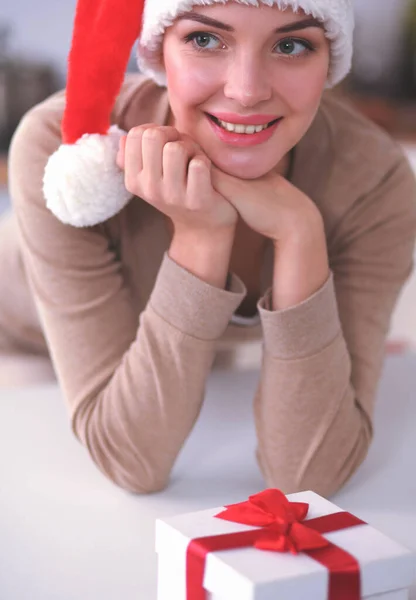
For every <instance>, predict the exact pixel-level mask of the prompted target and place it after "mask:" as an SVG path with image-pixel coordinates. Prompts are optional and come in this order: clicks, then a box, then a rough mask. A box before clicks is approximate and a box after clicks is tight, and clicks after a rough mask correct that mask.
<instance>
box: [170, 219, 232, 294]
mask: <svg viewBox="0 0 416 600" xmlns="http://www.w3.org/2000/svg"><path fill="white" fill-rule="evenodd" d="M233 243H234V232H233V231H221V232H214V231H211V232H207V231H196V230H194V231H193V230H187V231H185V230H182V231H179V230H175V233H174V235H173V238H172V242H171V245H170V248H169V257H170V258H171V259H172V260H174V261H175V262H176V263H177V264H178V265H180V266H181V267H183V268H184V269H186V270H187V271H189V272H191V273H192V274H193V275H195V276H196V277H198V278H199V279H201V280H203V281H206V282H207V283H209V284H210V285H213V286H215V287H218V288H222V289H225V286H226V281H227V275H228V268H229V264H230V260H231V253H232V248H233Z"/></svg>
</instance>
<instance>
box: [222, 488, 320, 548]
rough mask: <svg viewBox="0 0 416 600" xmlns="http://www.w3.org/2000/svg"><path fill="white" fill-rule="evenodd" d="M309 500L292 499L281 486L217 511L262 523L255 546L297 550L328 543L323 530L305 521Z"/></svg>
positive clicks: (245, 522)
mask: <svg viewBox="0 0 416 600" xmlns="http://www.w3.org/2000/svg"><path fill="white" fill-rule="evenodd" d="M308 510H309V504H307V503H306V502H289V500H288V499H287V498H286V496H285V495H284V494H283V492H281V491H280V490H275V489H270V490H264V491H263V492H260V493H259V494H255V495H254V496H250V497H249V499H248V500H247V501H246V502H240V503H238V504H229V505H228V506H227V507H226V509H225V510H223V511H222V512H220V513H219V514H218V515H215V516H216V517H218V518H219V519H225V520H226V521H233V522H234V523H242V524H243V525H253V526H255V527H263V528H264V533H263V534H262V536H261V537H260V538H259V539H258V540H257V541H256V542H255V544H254V546H255V547H256V548H259V549H260V550H274V551H275V552H291V553H292V554H298V553H299V552H303V551H305V550H315V549H317V548H325V547H326V546H329V542H328V540H327V539H325V538H324V537H323V536H322V535H321V534H320V533H318V532H317V531H314V530H313V529H310V528H309V527H307V526H305V525H302V523H301V521H303V520H304V519H305V517H306V515H307V514H308Z"/></svg>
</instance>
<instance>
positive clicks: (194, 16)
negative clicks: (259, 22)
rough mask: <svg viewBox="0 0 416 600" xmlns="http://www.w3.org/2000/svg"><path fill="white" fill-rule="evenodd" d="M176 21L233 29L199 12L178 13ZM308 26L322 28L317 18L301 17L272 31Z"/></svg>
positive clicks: (279, 31) (299, 28) (293, 29)
mask: <svg viewBox="0 0 416 600" xmlns="http://www.w3.org/2000/svg"><path fill="white" fill-rule="evenodd" d="M177 20H178V21H185V20H189V21H197V22H198V23H202V24H203V25H208V26H209V27H216V28H217V29H223V30H224V31H230V32H231V31H234V28H233V27H231V25H227V24H226V23H221V21H217V20H216V19H212V18H211V17H206V16H205V15H201V14H200V13H195V12H188V13H185V14H183V15H179V16H178V17H177ZM308 27H319V29H324V28H325V27H324V24H323V23H321V21H318V19H315V18H314V17H308V18H307V19H302V21H293V22H292V23H288V24H287V25H283V26H282V27H278V28H277V29H275V30H274V33H288V32H290V31H299V30H301V29H307V28H308Z"/></svg>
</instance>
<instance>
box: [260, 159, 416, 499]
mask: <svg viewBox="0 0 416 600" xmlns="http://www.w3.org/2000/svg"><path fill="white" fill-rule="evenodd" d="M415 237H416V185H415V178H414V175H413V173H412V171H411V169H410V167H409V165H408V163H407V161H406V160H405V159H404V158H403V157H401V156H400V157H399V158H398V159H397V162H396V164H394V165H393V166H392V167H391V169H390V170H389V172H388V173H387V174H386V175H385V177H384V178H383V179H382V181H380V182H379V184H378V185H377V186H376V188H375V189H373V190H372V191H371V192H369V193H367V194H365V195H364V197H362V198H360V199H359V200H358V201H357V202H356V203H355V204H354V205H353V206H352V208H351V209H350V210H349V211H348V212H347V214H346V215H345V216H344V218H343V220H342V223H341V224H340V227H339V232H338V235H337V242H336V248H335V249H334V253H333V256H332V258H331V256H330V275H329V277H328V280H327V281H326V283H325V284H324V285H323V286H322V288H321V289H320V290H318V291H317V292H316V293H314V294H313V295H312V296H311V297H310V298H308V299H306V300H305V301H304V302H302V303H300V304H298V305H296V306H293V307H290V308H287V309H284V310H281V311H273V310H270V307H271V306H272V305H271V292H272V290H271V288H270V289H269V290H268V291H267V293H266V294H265V296H263V298H261V299H260V301H259V303H258V308H259V312H260V316H261V320H262V327H263V333H264V346H263V361H262V373H261V378H260V380H259V385H258V388H257V391H256V397H255V402H254V412H255V420H256V429H257V437H258V447H257V460H258V462H259V466H260V468H261V470H262V472H263V475H264V477H265V479H266V480H267V482H268V484H269V485H271V486H275V487H278V488H280V489H282V490H283V491H284V492H285V493H292V492H296V491H300V490H304V489H312V490H314V491H316V492H317V493H319V494H322V495H323V496H329V495H331V494H333V493H334V492H336V491H337V490H338V489H340V488H341V487H342V486H343V485H344V483H345V482H346V481H347V480H348V479H349V478H350V477H351V475H352V474H353V473H354V472H355V471H356V469H357V468H358V467H359V465H360V464H361V463H362V461H363V460H364V458H365V456H366V454H367V451H368V448H369V445H370V443H371V439H372V435H373V427H372V422H373V413H374V404H375V400H376V396H377V389H378V382H379V379H380V375H381V372H382V368H383V363H384V356H385V341H386V338H387V335H388V332H389V327H390V322H391V317H392V313H393V309H394V307H395V305H396V302H397V300H398V297H399V294H400V292H401V289H402V287H403V285H404V284H405V282H406V281H407V279H408V278H409V276H410V274H411V272H412V270H413V267H414V263H413V252H414V248H415Z"/></svg>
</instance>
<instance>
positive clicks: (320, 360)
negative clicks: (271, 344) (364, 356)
mask: <svg viewBox="0 0 416 600" xmlns="http://www.w3.org/2000/svg"><path fill="white" fill-rule="evenodd" d="M255 421H256V430H257V438H258V449H257V458H258V461H259V465H260V468H261V470H262V472H263V475H264V477H265V479H266V481H267V484H268V485H269V486H271V487H278V488H280V489H282V490H283V491H284V492H285V493H294V492H298V491H302V490H305V489H308V490H309V489H310V490H313V491H315V492H317V493H319V494H321V495H323V496H325V497H328V496H330V495H331V494H333V493H335V492H336V491H338V490H339V489H340V488H341V487H342V486H343V485H344V484H345V482H346V481H347V480H348V479H349V478H350V477H351V475H352V474H353V473H354V472H355V471H356V470H357V468H358V467H359V465H360V464H361V463H362V461H363V460H364V458H365V456H366V454H367V451H368V448H369V445H370V442H371V437H372V427H371V423H370V421H369V419H368V417H367V415H366V414H365V413H364V412H363V411H362V410H361V408H360V404H359V402H357V392H356V390H355V389H354V387H353V385H352V383H351V373H350V361H349V357H348V355H347V351H346V348H345V343H344V340H343V337H342V335H341V334H339V335H338V336H337V338H336V339H335V340H334V341H333V343H331V344H330V345H329V346H327V347H326V348H325V349H323V350H322V351H321V352H318V353H316V354H315V355H314V356H312V357H306V358H304V359H301V358H300V359H297V360H285V359H282V360H279V359H276V358H273V357H272V356H271V355H270V354H269V353H266V355H265V357H264V360H263V367H262V374H261V385H260V386H259V388H258V391H257V395H256V399H255Z"/></svg>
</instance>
